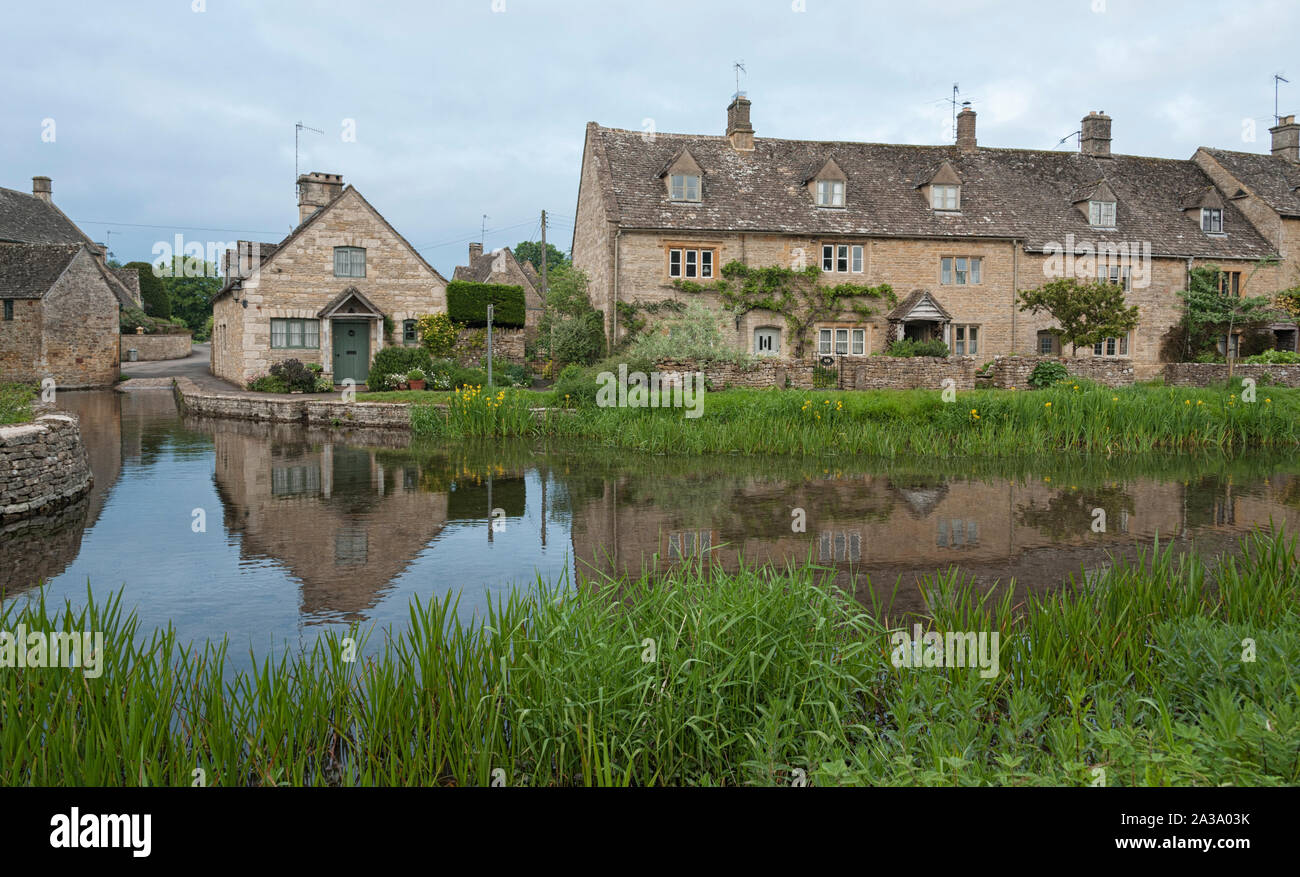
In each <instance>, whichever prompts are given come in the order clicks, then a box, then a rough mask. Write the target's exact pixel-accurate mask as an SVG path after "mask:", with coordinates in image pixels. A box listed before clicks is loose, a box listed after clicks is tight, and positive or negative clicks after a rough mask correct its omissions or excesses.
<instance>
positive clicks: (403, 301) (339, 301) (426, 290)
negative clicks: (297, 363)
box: [212, 173, 447, 386]
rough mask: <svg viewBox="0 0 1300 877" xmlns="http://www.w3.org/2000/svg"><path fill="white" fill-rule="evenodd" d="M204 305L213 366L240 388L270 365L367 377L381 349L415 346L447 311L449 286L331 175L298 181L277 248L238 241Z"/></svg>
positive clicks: (358, 379) (338, 380) (344, 377)
mask: <svg viewBox="0 0 1300 877" xmlns="http://www.w3.org/2000/svg"><path fill="white" fill-rule="evenodd" d="M223 269H224V273H225V276H226V278H227V280H226V283H225V285H224V286H223V287H222V289H221V290H220V291H219V292H218V293H217V295H216V297H215V298H214V299H213V304H212V317H213V320H212V324H213V325H212V371H213V373H214V374H216V375H217V376H218V377H221V378H224V379H225V380H228V381H231V382H233V383H236V384H239V385H241V386H242V385H244V384H246V383H247V382H248V381H249V380H252V379H253V378H256V377H258V376H260V375H264V374H266V373H267V371H268V369H270V367H271V366H272V365H273V364H274V363H276V362H281V361H283V360H286V359H298V360H301V361H302V362H305V363H319V364H320V365H322V366H323V367H324V371H325V373H326V374H327V375H332V376H333V378H334V381H335V382H336V383H341V382H343V381H344V380H347V379H351V380H354V381H356V382H357V383H358V384H362V383H364V382H365V380H366V377H367V375H368V373H369V371H370V363H371V362H372V360H373V359H374V355H375V353H376V352H378V351H379V349H380V348H381V347H384V346H385V345H389V344H414V343H417V339H416V337H415V334H414V326H415V321H416V320H417V319H418V318H419V317H421V316H423V315H425V314H432V313H445V312H446V310H447V296H446V290H447V282H446V280H445V279H443V277H442V275H440V274H439V273H438V272H437V271H435V270H434V269H433V267H432V266H431V265H429V263H428V262H426V261H425V260H424V258H423V257H421V256H420V254H419V253H418V252H416V250H415V248H414V247H412V246H411V244H410V243H408V242H407V240H406V238H404V237H402V236H401V235H400V234H398V232H397V230H396V229H394V228H393V227H392V226H391V225H390V224H389V223H388V221H387V220H386V219H384V217H383V216H382V215H380V213H379V211H377V210H376V209H375V208H374V207H372V206H371V204H370V202H369V201H367V200H366V199H365V198H364V197H362V195H361V193H360V192H358V191H357V190H356V189H354V188H353V187H352V186H350V185H349V186H345V185H344V184H343V178H342V176H340V175H339V174H325V173H310V174H303V175H301V176H300V177H298V226H297V228H295V229H294V230H293V232H292V233H290V235H289V236H288V237H287V238H285V239H284V240H283V241H281V242H280V243H278V244H268V243H257V242H249V241H240V242H239V244H238V245H237V249H234V250H228V251H227V252H226V257H225V259H224V264H223Z"/></svg>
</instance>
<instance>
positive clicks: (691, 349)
mask: <svg viewBox="0 0 1300 877" xmlns="http://www.w3.org/2000/svg"><path fill="white" fill-rule="evenodd" d="M627 352H628V355H629V356H634V357H639V358H642V359H647V360H650V361H652V362H658V361H660V360H663V359H686V360H691V361H693V362H735V363H747V362H749V361H750V360H751V359H752V357H751V356H750V355H749V354H747V353H745V352H744V351H741V350H737V349H736V348H735V347H733V346H731V345H730V344H728V343H727V342H726V341H725V340H723V337H722V330H721V329H720V328H719V327H718V313H717V312H716V311H714V310H713V309H712V308H709V307H707V306H705V305H703V304H700V303H699V302H691V303H690V304H689V305H687V306H686V309H685V310H684V311H682V312H681V314H680V315H678V316H676V317H674V318H673V319H670V320H664V321H663V323H662V324H661V326H660V327H659V329H658V330H657V331H651V332H647V333H646V334H644V335H642V336H640V337H639V338H637V340H636V341H635V342H634V343H633V344H632V345H631V346H630V347H628V351H627Z"/></svg>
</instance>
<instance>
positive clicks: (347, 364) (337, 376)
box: [330, 320, 370, 384]
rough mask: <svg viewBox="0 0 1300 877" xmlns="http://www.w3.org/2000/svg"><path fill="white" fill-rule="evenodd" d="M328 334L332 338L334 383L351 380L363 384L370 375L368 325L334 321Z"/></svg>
mask: <svg viewBox="0 0 1300 877" xmlns="http://www.w3.org/2000/svg"><path fill="white" fill-rule="evenodd" d="M330 334H331V335H333V337H334V380H335V382H337V383H342V382H343V381H345V380H347V379H348V378H351V379H352V380H354V381H356V382H357V383H358V384H364V383H365V382H366V377H367V376H368V375H369V373H370V324H369V323H365V322H360V321H357V320H335V321H334V325H333V328H332V330H331V333H330Z"/></svg>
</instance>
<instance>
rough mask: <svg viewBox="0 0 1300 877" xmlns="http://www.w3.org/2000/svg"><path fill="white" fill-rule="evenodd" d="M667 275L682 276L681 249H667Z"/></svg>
mask: <svg viewBox="0 0 1300 877" xmlns="http://www.w3.org/2000/svg"><path fill="white" fill-rule="evenodd" d="M668 276H670V277H681V276H682V251H681V250H669V251H668Z"/></svg>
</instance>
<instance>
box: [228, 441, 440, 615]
mask: <svg viewBox="0 0 1300 877" xmlns="http://www.w3.org/2000/svg"><path fill="white" fill-rule="evenodd" d="M241 426H242V427H243V428H241V429H238V430H234V429H226V428H225V425H223V428H222V429H220V430H217V431H216V432H215V433H214V434H213V443H214V450H215V455H216V466H215V469H216V471H215V476H214V477H215V482H216V486H217V492H218V494H219V495H220V497H221V500H222V504H223V506H224V513H225V519H224V520H225V527H226V530H227V531H228V532H229V533H231V534H232V535H233V534H238V537H239V540H240V553H241V556H242V557H245V558H249V559H252V558H266V559H270V560H273V561H275V562H277V563H279V564H282V565H283V566H284V567H285V568H286V569H287V570H288V571H289V572H290V574H292V575H293V576H294V577H295V578H296V579H298V581H299V582H300V583H301V590H302V613H303V614H304V615H305V616H308V617H318V618H320V619H324V618H330V619H334V618H339V617H342V618H347V619H356V618H360V617H362V616H363V615H364V614H365V613H366V611H367V610H369V609H371V608H373V607H374V606H375V605H376V604H377V603H378V602H379V600H380V598H381V597H382V594H383V593H384V592H385V591H386V590H387V589H388V588H389V586H390V585H391V583H392V581H393V580H394V579H395V578H397V577H398V576H399V575H401V573H403V572H404V571H405V570H406V568H407V567H408V566H409V565H410V563H411V561H412V560H413V559H414V558H415V557H416V555H417V554H419V553H420V552H421V551H422V550H423V549H424V548H425V547H426V546H427V545H428V544H429V543H430V542H431V541H432V540H434V539H435V538H436V537H437V536H438V534H439V533H440V532H441V531H442V529H443V527H444V526H445V525H446V522H447V513H448V496H447V494H446V493H445V492H435V491H430V490H428V489H427V488H426V487H425V486H423V485H422V483H421V469H420V466H419V465H418V464H417V463H415V462H414V461H412V460H411V459H409V458H406V457H404V456H403V455H401V454H386V453H385V451H384V450H382V449H375V448H357V447H350V446H347V445H344V444H340V443H335V442H333V441H329V440H322V439H321V438H320V437H316V440H312V438H311V437H304V434H303V433H301V432H300V431H299V430H297V429H292V428H276V427H270V426H263V425H253V424H243V425H241Z"/></svg>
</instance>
